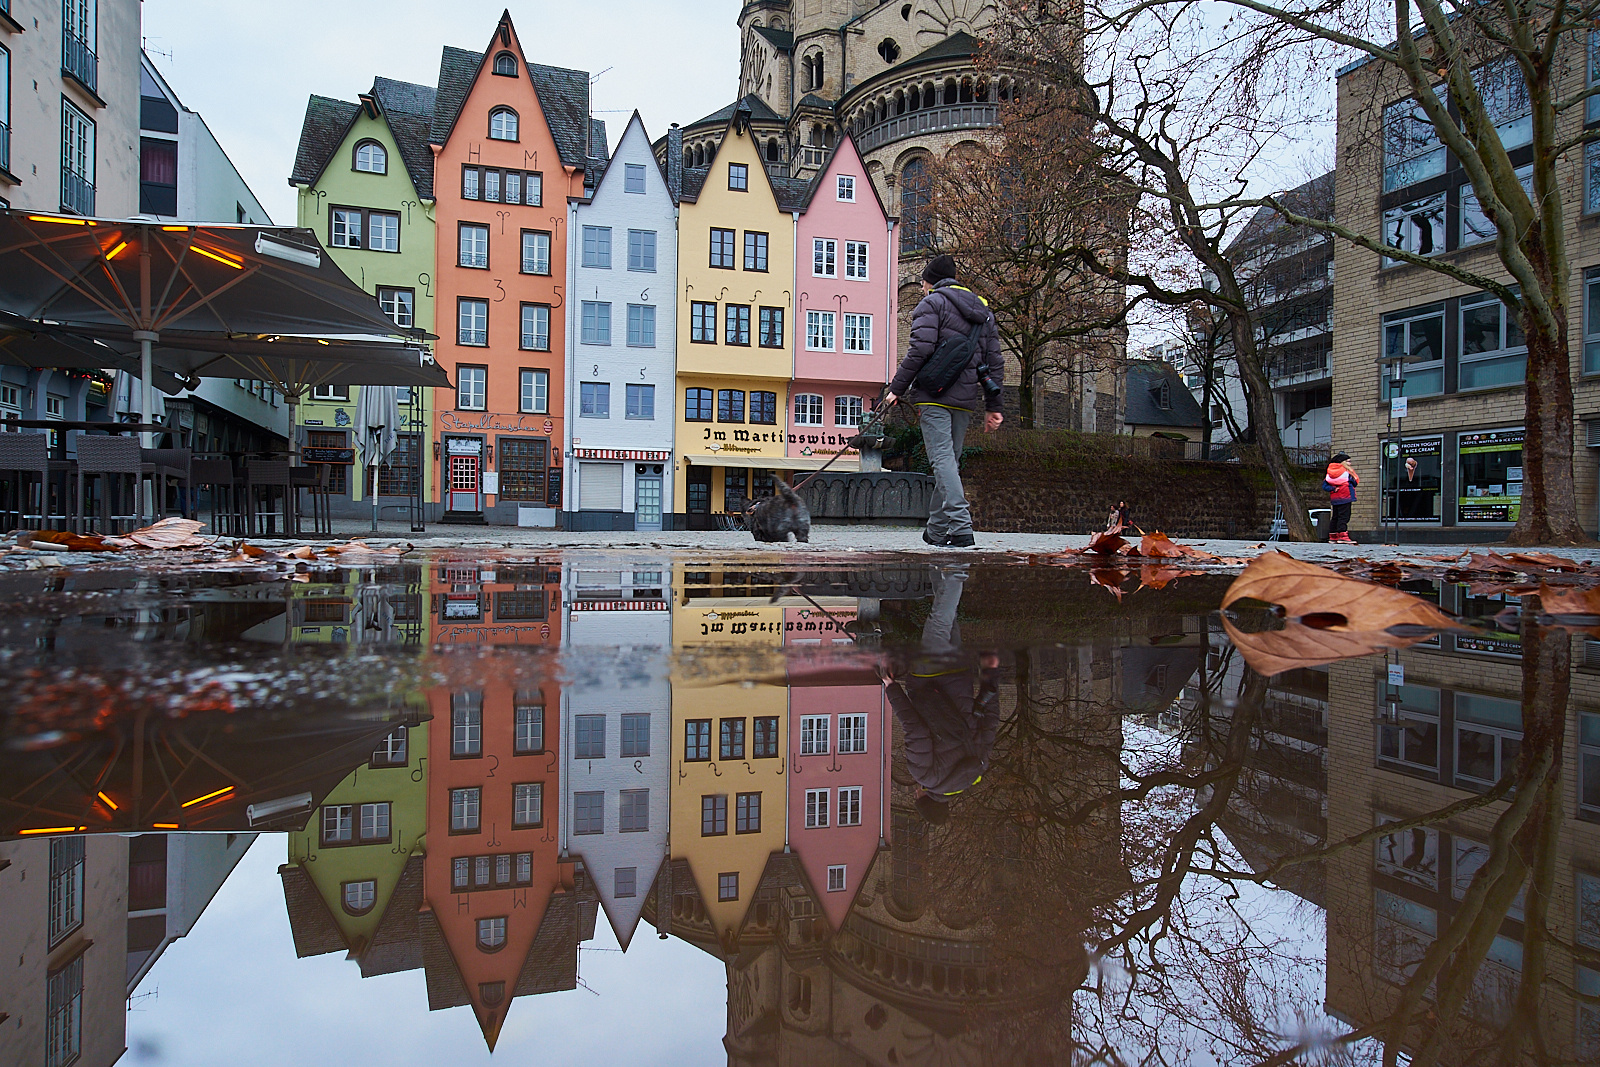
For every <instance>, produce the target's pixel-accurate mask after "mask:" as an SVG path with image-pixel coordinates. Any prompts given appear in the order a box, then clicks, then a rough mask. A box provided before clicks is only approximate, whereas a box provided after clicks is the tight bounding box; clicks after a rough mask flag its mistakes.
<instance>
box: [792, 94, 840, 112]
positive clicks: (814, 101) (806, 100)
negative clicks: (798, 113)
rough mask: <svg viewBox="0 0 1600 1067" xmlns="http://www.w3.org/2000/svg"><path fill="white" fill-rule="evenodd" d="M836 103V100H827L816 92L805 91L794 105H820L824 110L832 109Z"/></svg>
mask: <svg viewBox="0 0 1600 1067" xmlns="http://www.w3.org/2000/svg"><path fill="white" fill-rule="evenodd" d="M837 105H838V101H837V100H827V99H824V98H823V97H820V96H818V95H817V94H816V93H807V94H806V95H804V96H802V97H801V98H800V102H799V103H798V104H796V105H795V106H796V107H820V108H822V109H823V110H825V111H832V110H833V109H834V107H836V106H837Z"/></svg>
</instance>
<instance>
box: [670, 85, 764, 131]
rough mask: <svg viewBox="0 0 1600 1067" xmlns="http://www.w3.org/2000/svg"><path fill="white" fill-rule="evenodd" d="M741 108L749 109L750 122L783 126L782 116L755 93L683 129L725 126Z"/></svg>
mask: <svg viewBox="0 0 1600 1067" xmlns="http://www.w3.org/2000/svg"><path fill="white" fill-rule="evenodd" d="M741 106H745V107H748V108H749V109H750V120H751V121H752V122H767V123H777V124H779V125H782V124H783V116H782V115H779V114H778V113H777V112H776V111H774V110H772V109H771V108H770V107H768V106H767V105H766V102H765V101H763V100H762V99H761V97H759V96H757V95H756V94H755V93H750V94H749V95H748V96H745V97H743V98H741V99H739V100H735V101H734V102H733V103H731V104H729V105H728V106H727V107H724V108H719V109H718V110H716V111H713V112H712V113H711V114H709V115H707V116H706V117H705V118H703V119H698V120H696V121H694V122H691V123H689V125H688V126H686V127H684V128H685V129H693V128H694V127H696V126H705V125H716V126H726V125H727V124H728V122H729V120H730V119H732V118H733V113H734V112H735V111H737V110H738V109H739V108H740V107H741Z"/></svg>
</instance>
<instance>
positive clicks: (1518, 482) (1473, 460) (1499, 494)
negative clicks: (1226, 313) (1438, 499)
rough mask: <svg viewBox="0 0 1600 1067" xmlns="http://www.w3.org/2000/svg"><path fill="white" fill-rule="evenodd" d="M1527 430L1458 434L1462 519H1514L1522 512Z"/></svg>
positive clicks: (1459, 518)
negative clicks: (1523, 461)
mask: <svg viewBox="0 0 1600 1067" xmlns="http://www.w3.org/2000/svg"><path fill="white" fill-rule="evenodd" d="M1522 441H1523V431H1522V430H1520V429H1518V430H1487V431H1483V432H1479V433H1464V434H1461V435H1460V436H1459V437H1458V438H1457V441H1456V443H1457V452H1458V455H1459V457H1460V458H1459V467H1458V471H1459V481H1460V486H1461V489H1460V492H1461V495H1460V497H1458V498H1457V500H1456V521H1457V522H1459V523H1480V522H1481V523H1497V524H1507V523H1514V522H1516V521H1517V519H1519V518H1520V517H1521V515H1522Z"/></svg>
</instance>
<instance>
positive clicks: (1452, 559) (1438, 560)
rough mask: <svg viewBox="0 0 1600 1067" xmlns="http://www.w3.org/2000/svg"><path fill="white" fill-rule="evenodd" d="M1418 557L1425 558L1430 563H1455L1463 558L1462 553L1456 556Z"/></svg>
mask: <svg viewBox="0 0 1600 1067" xmlns="http://www.w3.org/2000/svg"><path fill="white" fill-rule="evenodd" d="M1418 558H1420V559H1425V560H1427V561H1428V562H1429V563H1455V562H1457V561H1459V560H1460V559H1461V556H1460V555H1454V556H1421V557H1418Z"/></svg>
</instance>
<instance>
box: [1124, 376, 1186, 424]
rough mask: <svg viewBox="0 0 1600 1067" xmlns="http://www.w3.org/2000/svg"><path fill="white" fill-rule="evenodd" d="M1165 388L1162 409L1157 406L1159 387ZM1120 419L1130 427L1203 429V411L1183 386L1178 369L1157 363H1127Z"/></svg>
mask: <svg viewBox="0 0 1600 1067" xmlns="http://www.w3.org/2000/svg"><path fill="white" fill-rule="evenodd" d="M1163 382H1165V383H1167V385H1168V386H1169V389H1168V403H1169V404H1170V407H1167V408H1162V407H1161V406H1160V405H1159V404H1158V403H1157V396H1158V395H1159V394H1160V392H1161V385H1162V383H1163ZM1124 411H1125V414H1124V416H1123V417H1124V420H1125V421H1126V422H1127V423H1128V424H1129V425H1130V426H1173V427H1185V428H1187V427H1193V426H1204V425H1205V422H1206V415H1205V412H1204V411H1202V410H1201V408H1200V402H1199V401H1198V400H1196V399H1195V398H1194V394H1193V393H1191V392H1189V390H1188V388H1187V387H1186V386H1185V385H1184V384H1183V378H1182V377H1181V376H1180V375H1179V374H1178V369H1177V368H1176V367H1174V366H1172V365H1171V364H1170V363H1163V362H1161V361H1160V360H1131V361H1129V363H1128V391H1127V405H1126V407H1125V409H1124Z"/></svg>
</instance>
